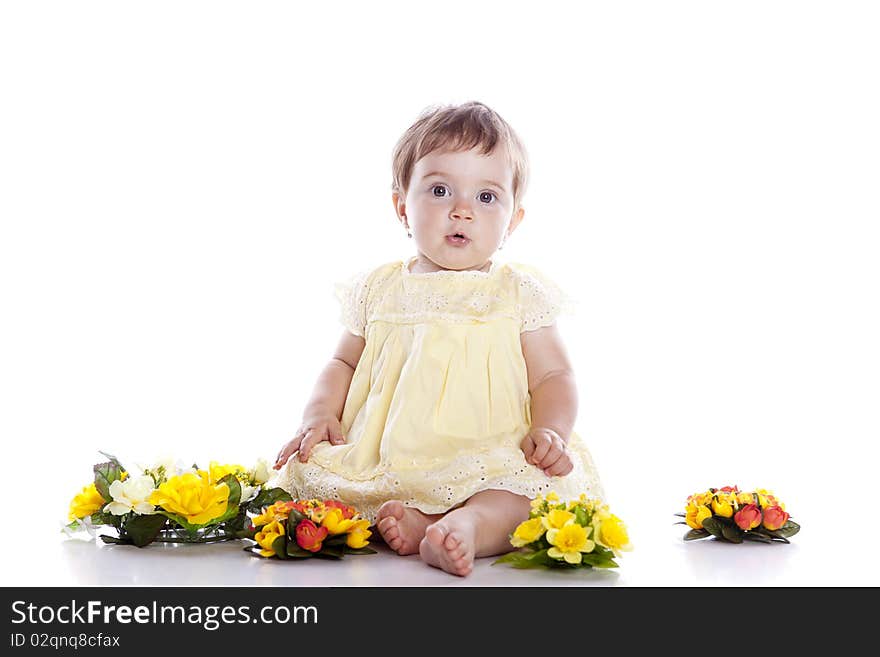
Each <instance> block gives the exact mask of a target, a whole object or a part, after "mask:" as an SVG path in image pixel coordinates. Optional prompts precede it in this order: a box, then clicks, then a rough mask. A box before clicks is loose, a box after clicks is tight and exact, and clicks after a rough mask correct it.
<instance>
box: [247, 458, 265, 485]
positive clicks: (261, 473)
mask: <svg viewBox="0 0 880 657" xmlns="http://www.w3.org/2000/svg"><path fill="white" fill-rule="evenodd" d="M248 474H249V475H250V479H251V481H252V482H253V483H255V484H265V483H266V482H267V481H269V474H270V473H269V464H268V463H267V462H266V459H258V460H257V464H256V465H255V466H254V467H252V468H251V470H250V472H249V473H248Z"/></svg>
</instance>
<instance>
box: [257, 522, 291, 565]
mask: <svg viewBox="0 0 880 657" xmlns="http://www.w3.org/2000/svg"><path fill="white" fill-rule="evenodd" d="M284 531H285V529H284V525H282V524H281V523H280V522H279V521H277V520H273V521H272V522H270V523H269V524H268V525H266V526H265V527H263V528H262V529H261V530H260V531H258V532H257V533H256V534H255V535H254V540H255V541H256V542H257V543H258V544H259V546H260V547H261V548H263V549H262V550H260V555H261V556H264V557H272V556H274V555H275V550H273V549H272V543H274V542H275V539H276V538H278V537H279V536H283V535H284Z"/></svg>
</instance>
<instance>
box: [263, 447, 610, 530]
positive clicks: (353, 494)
mask: <svg viewBox="0 0 880 657" xmlns="http://www.w3.org/2000/svg"><path fill="white" fill-rule="evenodd" d="M576 452H577V457H576V458H574V459H573V460H574V469H573V470H572V471H571V472H570V473H569V474H567V475H566V476H564V477H548V476H547V475H545V474H544V473H543V472H541V471H540V470H538V469H537V468H535V467H534V466H532V465H528V464H526V463H525V461H524V460H523V456H522V452H520V451H519V450H495V451H489V452H484V453H480V454H468V455H463V456H461V457H459V458H457V459H455V460H454V461H451V462H449V463H447V464H445V465H443V466H441V467H438V468H434V469H431V471H430V472H429V473H426V472H420V471H407V472H397V473H391V472H388V473H382V474H379V475H377V476H375V477H373V478H371V479H367V480H362V481H357V480H353V479H351V478H346V477H342V476H340V475H337V474H335V473H333V472H330V471H329V470H326V469H324V468H323V467H321V466H319V465H317V464H315V463H310V462H306V463H300V462H299V461H296V460H295V459H294V458H291V460H290V461H288V464H287V465H286V466H285V467H284V468H283V469H282V470H281V471H280V472H279V473H278V474H277V475H276V477H275V478H274V479H273V481H272V482H270V484H271V485H272V486H279V487H281V488H283V489H284V490H286V491H287V492H289V493H290V494H291V495H292V496H293V497H299V498H313V497H317V498H325V499H337V500H341V501H342V502H344V503H345V504H350V505H352V506H354V507H355V508H356V509H357V510H358V512H360V514H361V515H362V516H363V517H365V518H368V519H369V520H370V522H371V523H374V522H375V520H376V514H377V512H378V510H379V507H380V506H382V504H383V503H384V502H385V501H387V500H400V501H401V502H403V503H404V505H406V506H410V507H415V508H417V509H419V510H421V511H422V512H424V513H445V512H446V511H448V510H450V509H452V508H455V507H456V506H459V505H461V504H463V503H464V502H466V501H467V500H468V499H469V498H470V497H472V496H473V495H474V494H475V493H479V492H480V491H483V490H490V489H491V490H505V491H509V492H511V493H516V494H517V495H524V496H526V497H528V498H530V499H534V498H535V497H537V496H538V495H545V494H547V493H549V492H551V491H552V492H555V493H556V494H557V495H559V496H560V498H562V499H577V498H578V497H579V496H580V495H581V493H586V494H587V495H588V496H591V497H598V498H600V499H604V497H605V493H604V491H603V488H602V484H601V481H600V479H599V476H598V474H597V470H596V468H595V465H594V464H593V460H592V457H591V455H590V453H589V451H588V450H587V449H586V448H585V447H582V448H580V449H577V448H576ZM426 474H427V475H428V478H429V479H430V481H431V482H433V484H428V485H426Z"/></svg>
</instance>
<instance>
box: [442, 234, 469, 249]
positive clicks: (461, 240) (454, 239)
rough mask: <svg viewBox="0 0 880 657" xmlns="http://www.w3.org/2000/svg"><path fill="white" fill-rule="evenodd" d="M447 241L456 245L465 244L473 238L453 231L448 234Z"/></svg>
mask: <svg viewBox="0 0 880 657" xmlns="http://www.w3.org/2000/svg"><path fill="white" fill-rule="evenodd" d="M446 241H447V242H449V243H450V244H454V245H455V246H464V245H465V244H467V243H468V242H470V241H471V240H470V238H468V237H467V235H465V234H464V233H452V234H450V235H447V236H446Z"/></svg>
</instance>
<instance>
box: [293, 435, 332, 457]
mask: <svg viewBox="0 0 880 657" xmlns="http://www.w3.org/2000/svg"><path fill="white" fill-rule="evenodd" d="M325 436H326V433H323V432H322V431H321V430H318V429H309V430H308V431H307V432H306V437H305V438H304V439H303V441H302V445H300V446H299V460H300V462H301V463H305V462H306V461H308V460H309V454H311V453H312V448H313V447H314V446H315V445H317V444H318V443H319V442H321V441H322V440H323V439H324V438H325Z"/></svg>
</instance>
